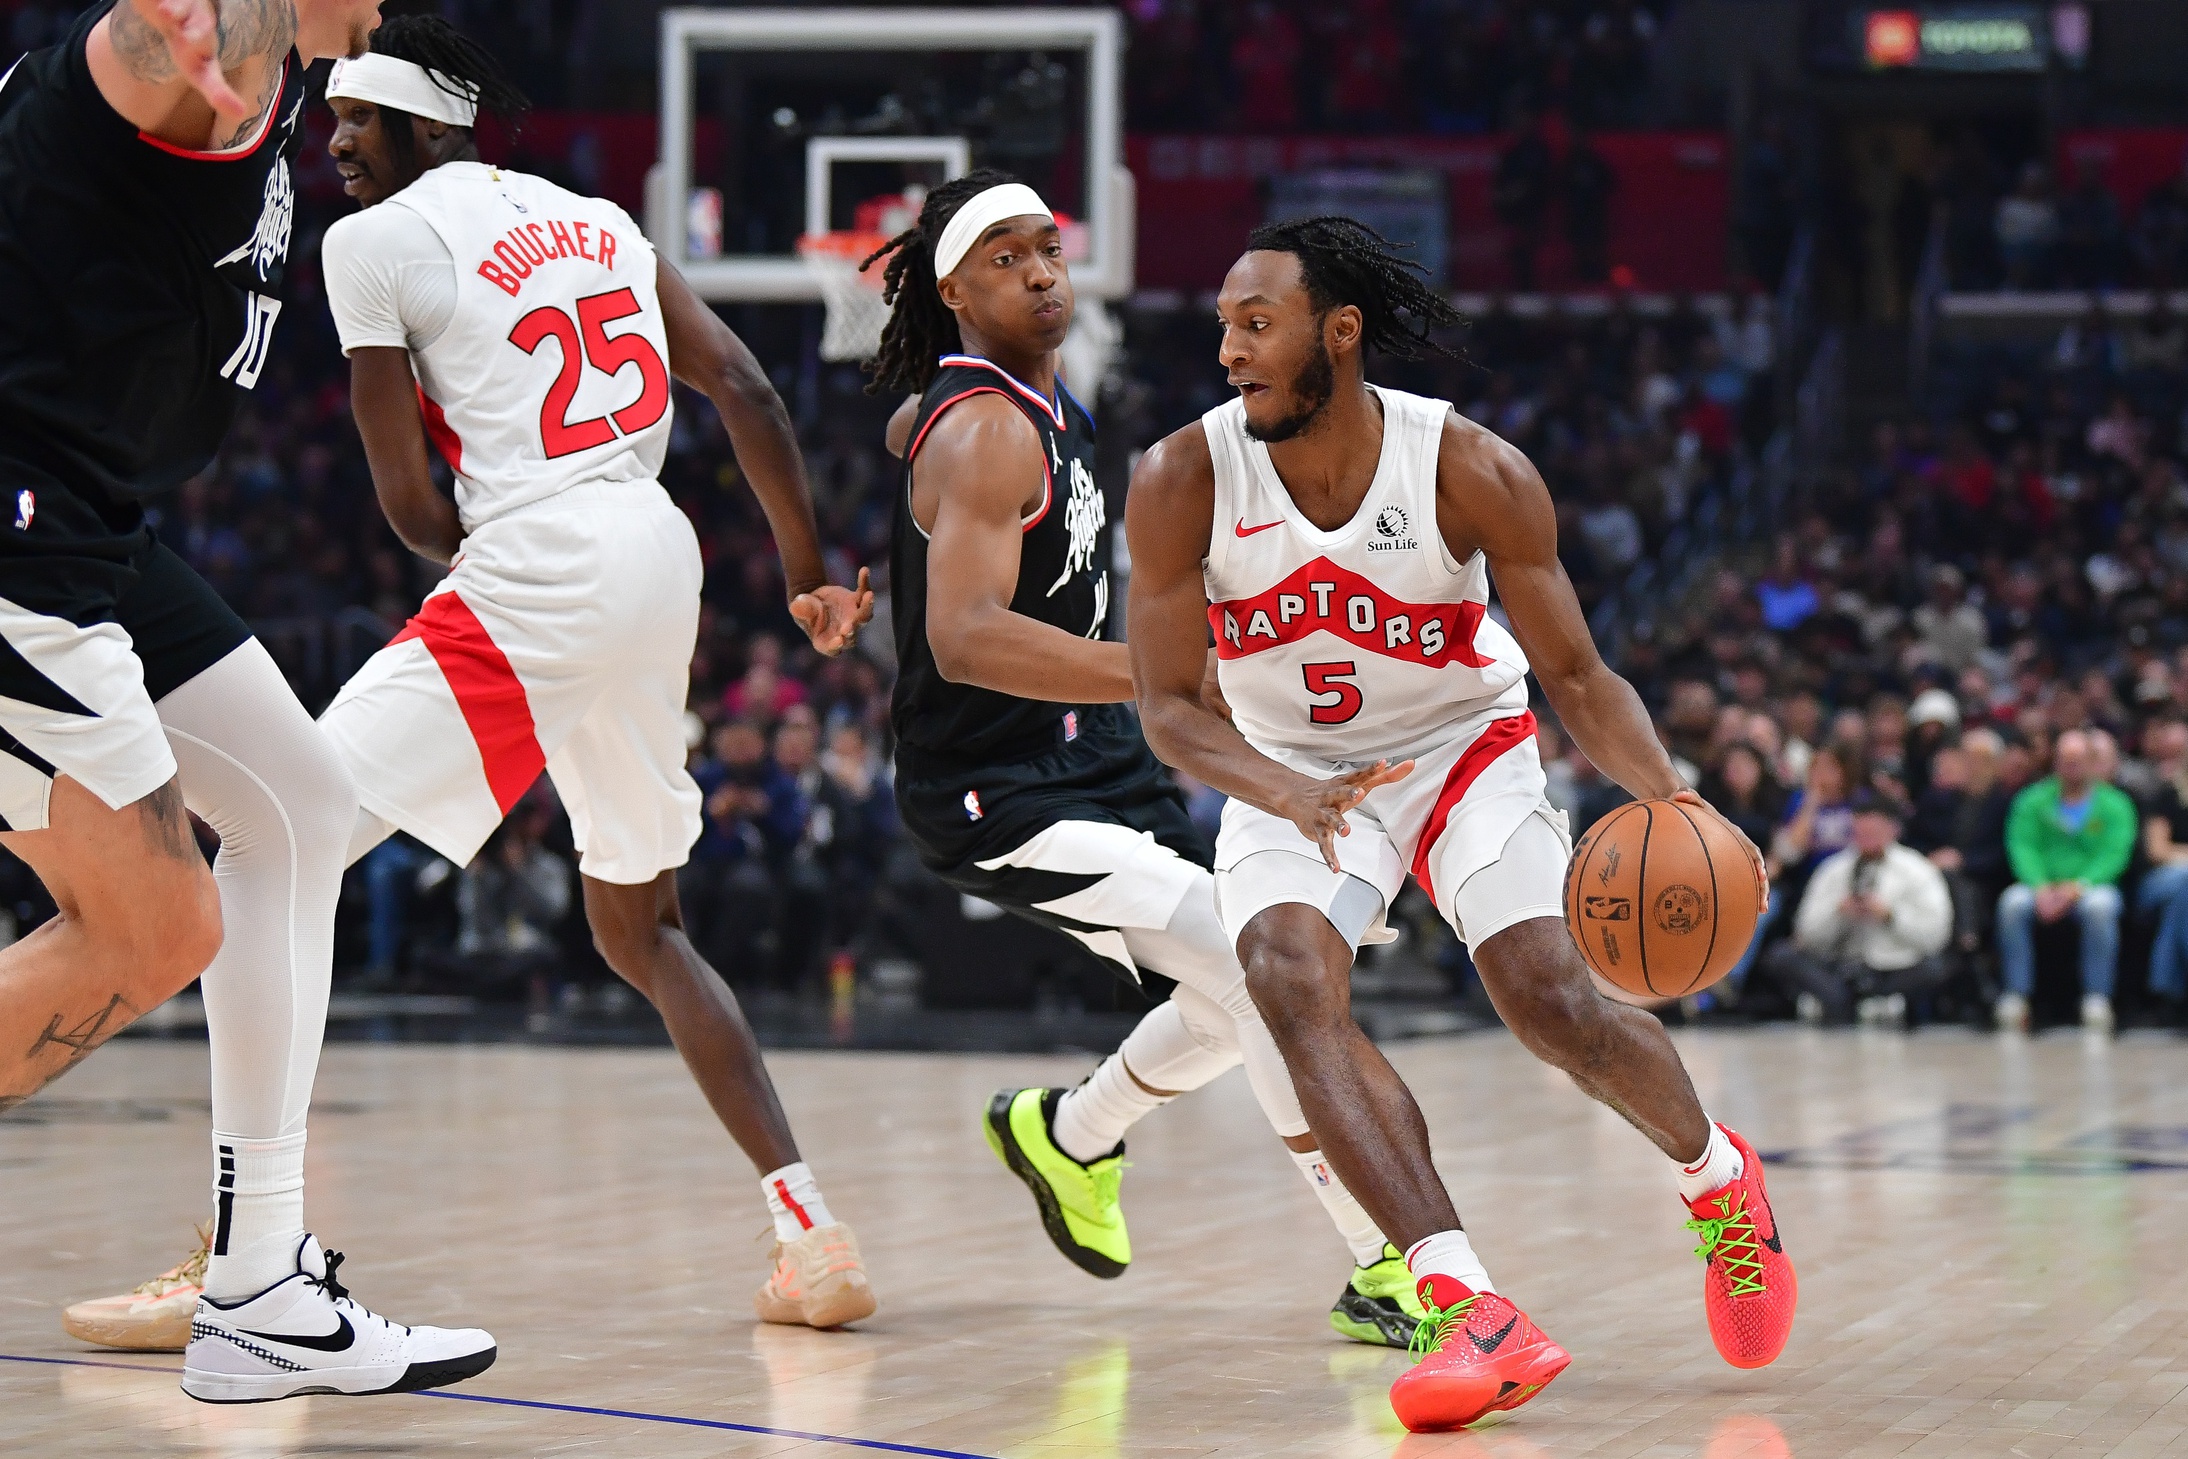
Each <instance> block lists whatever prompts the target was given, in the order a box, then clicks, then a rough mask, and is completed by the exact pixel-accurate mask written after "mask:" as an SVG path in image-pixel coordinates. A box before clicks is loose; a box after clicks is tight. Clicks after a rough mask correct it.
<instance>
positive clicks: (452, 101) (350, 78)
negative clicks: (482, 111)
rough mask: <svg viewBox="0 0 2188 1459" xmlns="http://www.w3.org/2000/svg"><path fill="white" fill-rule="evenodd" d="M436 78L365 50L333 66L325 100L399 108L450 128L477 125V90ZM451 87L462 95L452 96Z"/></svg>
mask: <svg viewBox="0 0 2188 1459" xmlns="http://www.w3.org/2000/svg"><path fill="white" fill-rule="evenodd" d="M436 75H439V73H437V72H433V71H428V70H426V68H425V67H423V66H420V65H418V64H416V63H415V62H412V61H399V60H397V59H396V58H395V57H393V56H383V55H380V54H379V53H378V52H376V51H367V52H366V53H365V54H364V55H362V56H351V57H350V58H349V59H348V60H346V61H336V62H335V63H334V75H333V76H332V77H330V78H329V79H328V81H327V100H329V101H332V100H334V99H335V98H336V97H346V98H348V99H349V100H351V101H369V102H372V103H374V104H375V105H378V106H392V107H399V108H401V109H402V110H403V111H407V112H409V113H410V114H411V115H412V116H421V117H425V118H427V119H429V120H432V121H436V122H446V123H448V124H449V125H450V126H452V127H468V126H470V125H471V124H472V123H474V122H476V121H477V120H478V119H479V88H478V87H476V86H473V85H472V84H471V83H470V82H468V81H459V80H458V79H456V78H455V77H454V76H445V75H442V76H440V79H439V80H435V79H434V78H435V77H436ZM451 87H453V88H455V90H456V91H461V92H462V93H463V95H461V96H458V95H455V94H453V92H452V91H451V90H450V88H451Z"/></svg>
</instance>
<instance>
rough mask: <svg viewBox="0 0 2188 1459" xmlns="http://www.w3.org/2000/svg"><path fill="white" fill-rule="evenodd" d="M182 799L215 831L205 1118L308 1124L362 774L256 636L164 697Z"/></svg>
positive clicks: (248, 1126)
mask: <svg viewBox="0 0 2188 1459" xmlns="http://www.w3.org/2000/svg"><path fill="white" fill-rule="evenodd" d="M158 708H159V714H160V720H161V722H162V723H163V724H165V725H166V726H167V737H168V741H169V743H170V744H172V745H173V746H174V750H175V760H176V763H177V764H178V765H180V767H181V771H182V793H183V799H184V801H185V802H186V803H187V804H188V805H189V807H190V809H191V810H193V811H195V812H196V813H197V814H198V815H199V816H201V817H203V818H204V820H205V822H206V824H208V825H210V826H211V827H212V828H213V829H214V830H215V831H216V832H218V833H219V835H220V856H219V859H218V860H216V861H215V862H214V863H213V879H214V881H215V882H216V883H217V884H218V886H219V888H220V912H221V919H222V922H223V925H224V927H225V929H226V931H225V939H224V941H223V942H222V944H221V949H220V955H219V956H218V957H216V958H214V959H213V962H212V966H210V967H208V968H207V969H206V970H205V975H204V979H203V983H204V989H205V1019H206V1024H207V1031H208V1033H209V1035H210V1038H211V1042H212V1053H213V1128H214V1129H215V1130H217V1131H220V1132H222V1133H224V1134H228V1135H234V1136H238V1137H241V1138H244V1139H249V1140H271V1139H278V1138H281V1137H284V1136H290V1135H295V1134H297V1133H299V1132H301V1131H302V1130H303V1128H304V1115H305V1111H306V1109H307V1107H308V1106H309V1105H310V1103H311V1088H312V1079H313V1076H314V1075H315V1074H316V1073H317V1072H318V1068H319V1044H320V1040H321V1038H322V1037H323V1036H324V1034H325V1032H326V1023H327V985H328V981H329V979H330V978H331V977H332V974H333V963H334V906H335V902H336V900H337V898H338V897H339V896H340V894H341V889H342V866H343V857H344V854H345V852H346V851H347V849H348V847H349V843H350V835H351V832H352V831H353V830H354V829H355V828H356V825H357V788H356V786H355V785H354V784H352V783H351V780H350V775H349V771H348V770H347V769H346V768H345V767H344V766H343V764H342V761H341V759H340V758H339V757H338V756H337V755H336V753H335V750H334V746H333V744H332V743H331V742H329V741H328V739H327V738H326V736H325V735H323V734H321V733H320V731H319V728H318V726H316V725H314V724H313V723H312V721H311V716H310V715H308V714H306V713H305V712H304V706H303V705H301V704H299V703H297V701H296V696H295V694H293V693H292V692H290V689H289V686H288V684H287V683H286V682H285V681H284V680H283V679H282V677H281V671H280V670H279V669H278V668H276V667H275V666H274V661H273V658H272V656H271V655H269V654H268V653H267V652H266V650H265V649H264V648H263V647H261V646H260V645H259V644H258V642H257V641H256V640H253V641H252V642H249V643H246V644H244V645H243V646H242V647H241V648H239V649H237V650H236V651H235V652H234V653H232V654H230V655H228V657H226V658H225V659H222V660H221V661H220V662H219V663H217V664H215V665H214V666H213V667H212V668H210V669H208V670H206V671H205V672H204V673H202V674H200V675H198V676H197V677H196V678H195V679H192V680H191V681H190V682H189V683H187V684H185V685H183V686H182V687H181V688H180V689H177V690H175V692H174V693H172V694H170V695H168V696H167V697H166V698H165V699H163V700H161V701H160V702H159V706H158Z"/></svg>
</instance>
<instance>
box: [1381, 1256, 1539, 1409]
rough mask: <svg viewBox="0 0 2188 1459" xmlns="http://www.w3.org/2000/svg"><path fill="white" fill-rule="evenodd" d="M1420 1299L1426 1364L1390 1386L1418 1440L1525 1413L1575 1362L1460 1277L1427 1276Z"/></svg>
mask: <svg viewBox="0 0 2188 1459" xmlns="http://www.w3.org/2000/svg"><path fill="white" fill-rule="evenodd" d="M1420 1293H1421V1306H1422V1307H1423V1308H1425V1309H1426V1310H1427V1312H1428V1317H1427V1320H1425V1321H1424V1322H1422V1323H1421V1324H1420V1326H1418V1327H1416V1328H1415V1329H1414V1330H1413V1349H1412V1351H1413V1354H1414V1356H1415V1357H1417V1358H1419V1359H1420V1361H1419V1362H1417V1363H1415V1364H1414V1365H1413V1366H1412V1367H1411V1368H1408V1369H1407V1370H1406V1371H1405V1372H1404V1373H1401V1374H1400V1375H1399V1376H1398V1381H1397V1382H1395V1383H1393V1384H1391V1385H1390V1406H1391V1408H1392V1409H1393V1410H1394V1411H1395V1412H1396V1413H1397V1415H1398V1421H1399V1422H1400V1423H1402V1424H1404V1425H1405V1426H1406V1427H1407V1428H1409V1429H1411V1430H1413V1432H1415V1433H1417V1434H1426V1433H1435V1432H1437V1431H1439V1430H1442V1429H1457V1428H1464V1427H1465V1426H1466V1425H1468V1424H1470V1423H1472V1422H1474V1420H1476V1419H1478V1418H1480V1417H1482V1416H1483V1415H1485V1414H1491V1413H1495V1412H1497V1411H1498V1410H1500V1409H1507V1408H1518V1407H1519V1406H1520V1405H1521V1404H1523V1403H1525V1402H1526V1401H1527V1400H1528V1399H1530V1398H1533V1397H1534V1396H1535V1395H1536V1394H1537V1393H1540V1392H1541V1391H1542V1390H1543V1388H1544V1386H1545V1385H1547V1384H1548V1383H1549V1381H1550V1380H1551V1379H1552V1378H1555V1377H1556V1376H1557V1375H1558V1374H1560V1373H1562V1372H1564V1371H1565V1365H1566V1364H1567V1363H1570V1362H1571V1361H1572V1360H1573V1358H1572V1354H1570V1353H1568V1352H1566V1351H1565V1349H1563V1348H1561V1347H1559V1346H1558V1345H1557V1344H1556V1343H1554V1342H1552V1341H1550V1339H1549V1338H1548V1337H1546V1336H1544V1335H1543V1331H1542V1329H1541V1328H1539V1327H1537V1326H1535V1325H1534V1323H1532V1322H1530V1321H1528V1320H1527V1314H1526V1313H1524V1312H1522V1311H1520V1310H1519V1309H1518V1308H1517V1307H1514V1306H1513V1305H1512V1304H1511V1303H1510V1302H1509V1301H1507V1300H1506V1299H1505V1298H1503V1297H1500V1296H1498V1295H1497V1294H1496V1293H1494V1292H1481V1293H1475V1292H1472V1291H1469V1290H1468V1289H1467V1287H1466V1285H1465V1284H1464V1283H1463V1282H1460V1281H1458V1280H1457V1279H1455V1278H1452V1277H1446V1276H1436V1275H1431V1276H1425V1277H1423V1278H1421V1282H1420Z"/></svg>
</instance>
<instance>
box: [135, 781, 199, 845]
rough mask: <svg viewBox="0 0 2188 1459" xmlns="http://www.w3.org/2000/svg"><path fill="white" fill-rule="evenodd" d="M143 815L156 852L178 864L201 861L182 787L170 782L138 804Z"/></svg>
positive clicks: (146, 836) (149, 837)
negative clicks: (171, 858)
mask: <svg viewBox="0 0 2188 1459" xmlns="http://www.w3.org/2000/svg"><path fill="white" fill-rule="evenodd" d="M137 804H138V805H139V806H140V807H141V808H142V811H143V815H144V830H145V839H146V840H147V841H149V842H150V843H151V845H152V849H153V850H154V851H157V852H159V853H160V854H162V855H164V856H171V857H173V858H174V859H175V860H177V861H190V860H197V859H201V858H200V855H199V852H198V838H197V836H196V835H195V834H194V833H193V832H192V831H191V829H190V812H189V810H188V809H187V808H185V807H184V805H183V803H182V785H181V783H180V782H179V781H174V780H170V781H168V782H167V783H166V784H165V785H163V786H161V787H160V788H159V789H158V790H155V791H153V792H152V793H151V794H150V795H148V796H146V797H145V798H144V799H143V800H141V801H139V802H138V803H137Z"/></svg>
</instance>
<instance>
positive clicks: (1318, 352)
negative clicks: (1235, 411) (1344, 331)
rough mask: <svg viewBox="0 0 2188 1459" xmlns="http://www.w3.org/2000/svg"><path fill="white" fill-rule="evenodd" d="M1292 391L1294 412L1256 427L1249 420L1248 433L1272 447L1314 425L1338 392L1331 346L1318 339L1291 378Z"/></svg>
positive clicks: (1247, 423)
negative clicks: (1323, 408)
mask: <svg viewBox="0 0 2188 1459" xmlns="http://www.w3.org/2000/svg"><path fill="white" fill-rule="evenodd" d="M1291 393H1292V399H1293V401H1294V402H1296V403H1295V404H1294V406H1293V408H1292V411H1291V414H1289V415H1286V416H1283V417H1281V418H1280V419H1277V420H1273V421H1270V422H1269V423H1268V424H1267V425H1265V426H1256V425H1255V424H1254V423H1253V422H1252V421H1251V420H1248V421H1247V422H1246V434H1247V435H1249V436H1252V437H1253V438H1254V439H1255V440H1257V441H1259V442H1261V443H1262V444H1263V445H1265V446H1273V445H1275V444H1276V443H1277V442H1278V441H1288V440H1290V439H1291V438H1292V437H1294V436H1296V435H1298V434H1299V433H1300V432H1301V431H1303V430H1305V429H1307V427H1309V426H1311V425H1313V424H1314V422H1315V420H1316V418H1317V417H1319V416H1320V415H1321V414H1322V407H1324V406H1326V405H1328V404H1329V403H1330V397H1331V396H1332V395H1334V394H1336V393H1337V369H1336V366H1335V365H1334V364H1333V363H1332V362H1331V360H1330V352H1329V346H1328V345H1327V344H1326V343H1324V342H1322V341H1320V340H1317V341H1315V346H1314V354H1313V355H1312V356H1311V357H1309V359H1308V360H1307V363H1306V364H1304V365H1302V366H1300V368H1299V373H1298V374H1297V375H1296V376H1294V377H1293V378H1292V382H1291Z"/></svg>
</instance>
